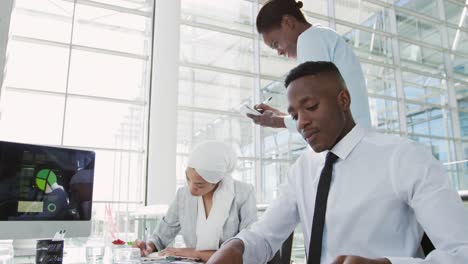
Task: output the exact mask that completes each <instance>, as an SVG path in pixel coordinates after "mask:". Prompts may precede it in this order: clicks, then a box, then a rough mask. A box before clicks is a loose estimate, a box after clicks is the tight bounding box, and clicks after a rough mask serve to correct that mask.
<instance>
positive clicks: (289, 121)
mask: <svg viewBox="0 0 468 264" xmlns="http://www.w3.org/2000/svg"><path fill="white" fill-rule="evenodd" d="M284 125H285V126H286V128H287V129H288V131H289V132H291V133H296V132H297V127H296V120H294V119H293V118H292V117H291V116H285V117H284Z"/></svg>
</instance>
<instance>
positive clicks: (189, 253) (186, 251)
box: [159, 247, 199, 258]
mask: <svg viewBox="0 0 468 264" xmlns="http://www.w3.org/2000/svg"><path fill="white" fill-rule="evenodd" d="M159 255H160V256H178V257H187V258H199V256H198V252H197V250H195V249H194V248H172V247H168V248H165V249H164V250H162V251H161V252H160V253H159Z"/></svg>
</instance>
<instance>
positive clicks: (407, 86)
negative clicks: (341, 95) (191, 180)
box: [177, 0, 468, 262]
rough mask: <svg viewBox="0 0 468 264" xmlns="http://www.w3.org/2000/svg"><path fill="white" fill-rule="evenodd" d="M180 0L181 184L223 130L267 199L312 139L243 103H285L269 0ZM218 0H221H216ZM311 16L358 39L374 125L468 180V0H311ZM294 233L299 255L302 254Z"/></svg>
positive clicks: (307, 2) (284, 64) (455, 178)
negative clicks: (267, 24)
mask: <svg viewBox="0 0 468 264" xmlns="http://www.w3.org/2000/svg"><path fill="white" fill-rule="evenodd" d="M180 1H181V6H182V8H181V26H180V30H181V41H180V43H181V44H180V75H179V79H180V81H179V94H178V95H179V111H178V131H179V133H178V137H177V153H178V159H177V168H178V169H179V171H178V173H177V175H178V184H179V185H182V184H184V181H185V179H184V176H183V168H184V166H185V165H186V156H187V154H188V153H189V152H190V150H191V149H190V148H191V147H192V146H193V144H195V143H197V142H199V141H202V140H205V139H224V140H227V141H230V142H232V143H233V145H234V146H236V149H237V151H238V154H239V155H240V157H241V159H240V161H239V164H238V171H237V172H236V173H235V177H237V178H238V179H241V180H244V181H247V182H249V183H252V184H254V185H255V188H256V190H257V202H258V203H269V202H271V201H272V200H273V199H274V198H275V197H276V188H277V186H278V184H279V183H281V181H282V180H283V179H284V177H285V176H286V173H287V170H288V168H289V166H290V165H291V163H292V162H294V160H295V159H296V158H297V157H298V155H299V154H300V153H301V152H302V150H303V149H304V147H305V144H304V142H303V141H302V139H301V138H300V137H299V136H298V135H291V134H289V133H288V132H287V131H285V130H281V129H269V128H260V127H258V126H255V125H253V124H252V122H250V120H248V119H246V118H245V117H241V116H239V114H238V111H237V110H238V107H239V105H240V104H241V103H244V102H247V103H249V104H254V103H256V102H260V101H262V100H264V99H265V98H268V97H270V96H273V100H272V101H270V103H271V104H272V105H273V106H276V107H278V108H280V109H282V110H285V107H286V100H285V96H284V92H285V89H284V86H283V85H282V81H281V80H282V78H283V77H284V75H285V74H286V73H287V72H288V70H290V69H291V68H292V67H294V65H296V62H295V61H292V60H288V59H285V58H282V57H279V56H278V55H277V54H276V52H275V51H273V50H271V49H270V48H269V47H267V46H266V45H264V44H263V42H262V39H261V37H260V36H259V35H258V34H257V33H256V30H255V17H256V14H257V12H258V10H259V9H260V7H261V4H262V3H263V2H264V1H262V0H234V1H223V4H220V3H215V2H213V1H211V0H180ZM218 2H219V1H218ZM303 2H304V11H305V14H306V15H307V17H308V19H309V21H310V22H311V23H320V24H322V25H325V26H329V27H331V28H333V29H335V30H336V31H337V32H338V33H339V34H340V35H342V36H343V37H344V38H345V40H346V41H347V42H348V44H349V45H351V46H352V47H353V48H354V51H355V53H356V54H357V55H358V57H359V59H360V61H361V64H362V67H363V70H364V74H365V78H366V83H367V88H368V93H369V102H370V107H371V118H372V125H373V128H374V129H375V130H377V131H380V132H383V133H391V134H395V135H401V136H405V137H409V138H411V139H413V140H416V141H418V142H420V143H422V144H425V145H427V146H429V147H430V148H431V149H432V152H433V154H434V156H435V157H436V158H437V159H439V160H441V161H442V162H443V163H445V166H446V168H447V171H448V173H449V176H450V177H451V179H452V183H453V184H454V186H455V187H456V188H458V189H468V173H467V170H466V169H467V166H468V165H467V163H466V162H464V161H465V160H467V159H468V141H467V140H468V99H466V97H465V95H468V92H467V91H468V90H467V89H468V50H467V47H468V43H467V42H468V37H467V36H468V22H467V21H466V12H467V8H468V5H467V1H466V0H409V1H408V0H404V1H400V0H303ZM302 241H303V240H302V238H301V237H300V232H296V239H295V247H294V249H295V250H296V252H295V253H294V254H293V255H295V258H296V261H299V262H301V260H300V259H301V258H303V253H304V252H303V246H301V244H302V243H303V242H302Z"/></svg>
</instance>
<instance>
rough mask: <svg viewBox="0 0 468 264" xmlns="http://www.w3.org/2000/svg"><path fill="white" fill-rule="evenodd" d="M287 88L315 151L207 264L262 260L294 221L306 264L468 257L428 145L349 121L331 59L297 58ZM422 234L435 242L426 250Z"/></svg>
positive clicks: (439, 262) (461, 211)
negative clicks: (264, 208)
mask: <svg viewBox="0 0 468 264" xmlns="http://www.w3.org/2000/svg"><path fill="white" fill-rule="evenodd" d="M285 86H286V87H287V96H288V102H289V109H288V112H289V114H290V115H291V116H292V117H293V119H295V120H297V129H298V131H300V133H301V134H302V136H303V138H304V139H305V140H306V141H307V143H308V144H309V145H310V147H311V148H312V149H308V150H306V151H305V152H304V153H303V154H302V155H301V157H299V158H298V160H297V161H296V163H295V164H294V165H293V166H292V167H291V169H290V171H289V175H288V179H287V181H286V182H285V183H284V184H283V185H282V186H281V187H280V192H279V197H278V198H277V199H276V200H275V201H274V202H273V203H272V205H271V206H270V208H269V209H268V210H267V212H265V214H264V215H263V217H262V219H261V220H260V221H258V222H257V223H255V224H253V225H252V227H251V228H250V229H249V230H244V231H242V232H241V233H240V234H239V235H238V236H237V237H236V238H234V239H232V240H229V241H227V242H225V244H224V245H223V247H222V248H221V250H219V251H218V252H217V253H216V254H215V255H213V256H212V258H211V259H210V261H209V262H208V263H210V264H215V263H223V264H230V263H244V264H250V263H252V264H254V263H255V264H259V263H265V262H266V261H268V260H269V259H271V258H272V257H273V255H274V254H275V252H277V250H278V249H279V248H280V246H281V244H282V243H283V241H284V240H285V239H286V238H287V237H288V236H289V235H290V234H291V232H292V231H293V230H294V229H295V227H296V225H297V224H299V223H301V225H302V227H303V235H304V245H305V247H306V254H307V257H308V261H309V262H308V264H311V263H313V264H320V263H321V264H330V263H333V264H390V263H391V264H410V263H411V264H414V263H418V264H429V263H430V264H466V263H468V224H467V223H468V210H467V209H466V208H464V206H463V203H462V201H461V199H460V197H459V196H458V193H457V192H456V190H455V189H454V188H453V187H452V186H451V184H450V181H449V177H448V176H447V175H446V173H445V169H444V167H443V165H442V164H441V163H440V162H439V161H437V160H436V159H435V158H434V157H433V156H432V154H431V152H430V150H429V149H427V148H426V147H424V146H422V145H419V144H417V143H415V142H412V141H411V140H409V139H406V138H400V137H396V136H392V135H385V134H380V133H376V132H370V131H368V130H367V129H365V128H363V127H362V126H360V125H359V124H355V122H354V119H353V116H352V114H351V111H350V105H351V97H350V94H349V92H348V90H347V88H346V85H345V83H344V81H343V78H342V77H341V75H340V73H339V71H338V69H337V68H336V67H335V65H333V64H332V63H330V62H306V63H303V64H301V65H299V66H298V67H296V68H294V69H293V70H292V71H291V72H290V73H289V75H288V76H287V78H286V81H285ZM327 181H328V183H327ZM327 184H328V187H327ZM424 232H426V233H427V235H428V236H429V238H430V239H431V240H432V242H433V243H434V245H435V250H433V251H432V252H431V253H430V254H429V255H427V256H424V255H423V252H422V250H421V248H420V243H421V239H422V237H423V233H424ZM310 241H314V242H313V243H310ZM311 252H313V253H312V254H310V253H311Z"/></svg>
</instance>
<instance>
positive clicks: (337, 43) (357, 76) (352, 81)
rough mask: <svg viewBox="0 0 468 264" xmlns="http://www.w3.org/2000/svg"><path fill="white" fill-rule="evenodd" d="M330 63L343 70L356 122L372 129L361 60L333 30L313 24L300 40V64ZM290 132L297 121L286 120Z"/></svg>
mask: <svg viewBox="0 0 468 264" xmlns="http://www.w3.org/2000/svg"><path fill="white" fill-rule="evenodd" d="M306 61H331V62H333V63H334V64H335V65H336V67H337V68H338V70H340V73H341V75H342V76H343V79H344V80H345V83H346V86H347V87H348V90H349V93H350V94H351V98H352V100H351V113H352V114H353V117H354V120H355V121H356V123H358V124H359V125H361V126H362V127H364V128H370V127H371V121H370V111H369V100H368V96H367V89H366V82H365V79H364V74H363V72H362V68H361V64H360V63H359V59H358V58H357V57H356V55H355V54H354V52H353V49H352V48H351V47H350V46H349V45H348V44H347V43H346V41H345V40H344V39H343V38H342V37H341V36H340V35H338V34H337V33H336V32H335V31H333V30H332V29H330V28H327V27H323V26H320V25H313V26H311V27H310V28H308V29H307V30H306V31H304V32H302V34H301V35H300V36H299V38H298V40H297V62H298V63H303V62H306ZM284 123H285V125H286V127H287V128H288V130H289V131H291V132H296V131H297V128H296V122H295V121H294V120H293V119H292V118H291V117H289V116H288V117H286V118H285V120H284Z"/></svg>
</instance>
